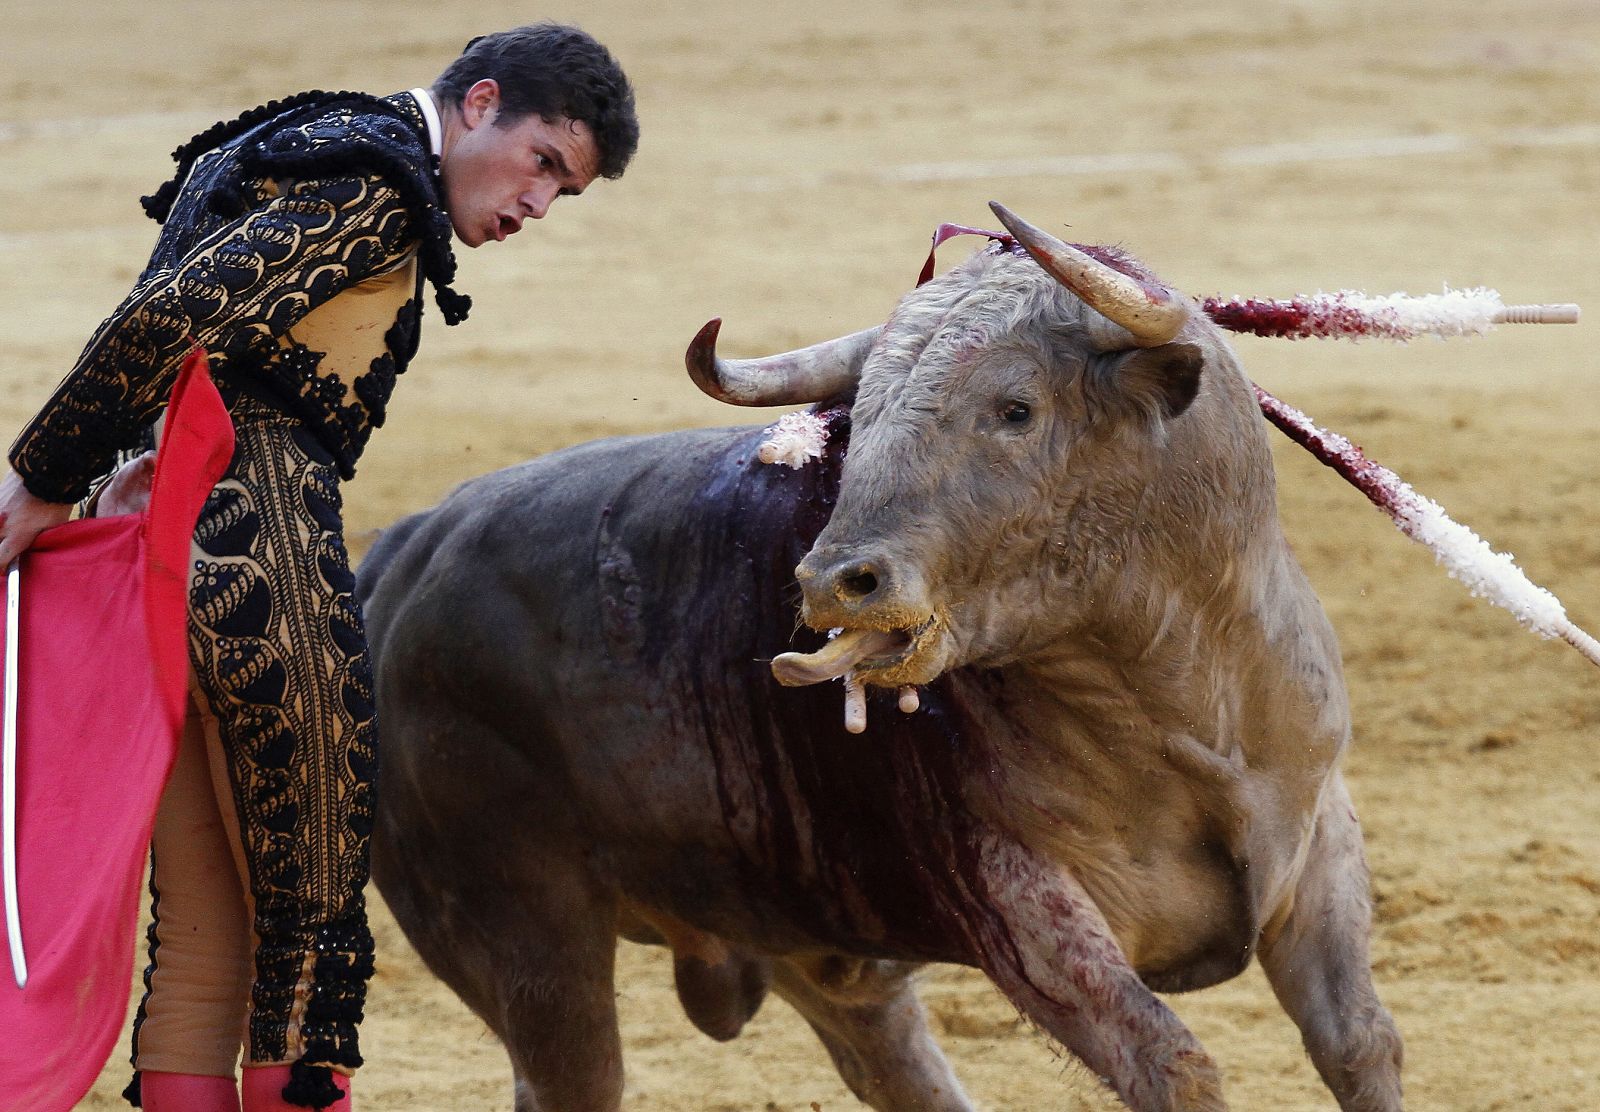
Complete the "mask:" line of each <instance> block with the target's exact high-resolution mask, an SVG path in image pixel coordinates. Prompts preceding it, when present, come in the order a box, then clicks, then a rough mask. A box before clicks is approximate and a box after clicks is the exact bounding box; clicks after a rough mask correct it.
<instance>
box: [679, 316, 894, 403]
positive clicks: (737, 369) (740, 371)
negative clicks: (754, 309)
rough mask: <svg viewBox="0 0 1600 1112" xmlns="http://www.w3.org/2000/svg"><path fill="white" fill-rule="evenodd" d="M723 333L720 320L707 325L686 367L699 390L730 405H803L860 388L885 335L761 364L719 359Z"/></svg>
mask: <svg viewBox="0 0 1600 1112" xmlns="http://www.w3.org/2000/svg"><path fill="white" fill-rule="evenodd" d="M721 327H722V320H721V318H720V317H719V318H715V319H713V320H710V321H707V322H706V326H705V327H704V328H702V329H701V330H700V332H699V334H698V335H697V336H695V338H694V341H693V342H692V343H690V345H689V350H688V351H687V352H685V353H684V357H683V361H684V363H685V365H686V366H688V368H689V377H690V378H692V379H694V384H695V385H696V386H698V387H700V389H702V390H704V391H705V392H706V393H707V394H710V395H711V396H712V397H713V398H716V399H717V400H718V401H719V402H727V403H728V404H730V405H800V404H802V403H804V402H820V401H822V400H823V399H825V398H831V397H833V396H835V395H837V394H843V393H845V392H846V391H848V390H850V389H851V388H852V387H854V386H855V384H856V380H857V379H858V378H859V377H860V375H861V365H862V364H863V363H865V362H866V361H867V352H869V351H871V350H872V345H873V342H874V341H875V340H877V338H878V333H880V332H882V331H883V326H882V325H878V326H876V327H873V328H868V329H865V330H863V331H861V332H854V333H852V334H850V335H849V336H840V337H839V338H838V339H836V340H825V341H823V342H822V343H820V344H812V345H811V346H810V347H807V348H801V349H800V350H799V351H790V352H785V353H784V354H782V355H769V356H766V357H765V358H762V359H718V358H717V332H718V330H719V329H721Z"/></svg>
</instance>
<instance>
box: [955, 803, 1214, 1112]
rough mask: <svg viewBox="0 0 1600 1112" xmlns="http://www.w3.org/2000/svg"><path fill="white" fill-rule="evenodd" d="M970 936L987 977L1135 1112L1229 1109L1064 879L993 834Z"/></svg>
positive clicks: (1081, 894) (1188, 1040) (983, 859)
mask: <svg viewBox="0 0 1600 1112" xmlns="http://www.w3.org/2000/svg"><path fill="white" fill-rule="evenodd" d="M979 859H980V866H979V867H980V870H981V878H980V880H981V884H982V888H983V895H982V897H980V901H981V902H986V903H987V904H988V906H987V907H980V908H979V909H977V910H975V911H974V912H972V913H971V920H970V926H971V933H972V938H973V941H974V942H975V943H976V944H977V949H978V954H977V955H976V956H977V960H978V961H979V963H980V964H981V965H982V967H983V969H984V972H986V973H987V974H988V975H989V976H990V978H992V979H993V980H994V982H995V984H996V985H998V986H999V987H1000V990H1001V991H1002V992H1004V993H1005V994H1006V996H1007V997H1008V998H1009V999H1010V1000H1011V1002H1012V1003H1014V1004H1015V1005H1017V1007H1018V1008H1020V1009H1021V1010H1022V1011H1023V1013H1024V1014H1025V1015H1027V1017H1028V1018H1029V1019H1031V1020H1033V1022H1035V1023H1037V1024H1038V1025H1039V1026H1040V1027H1041V1028H1043V1029H1044V1031H1045V1032H1046V1033H1047V1034H1049V1035H1050V1036H1051V1037H1053V1038H1054V1039H1056V1040H1057V1041H1058V1042H1060V1043H1061V1044H1062V1045H1063V1046H1065V1047H1066V1048H1067V1049H1068V1050H1070V1051H1071V1052H1072V1053H1073V1054H1074V1055H1076V1056H1077V1057H1078V1058H1079V1059H1080V1060H1082V1062H1083V1063H1084V1065H1086V1066H1088V1067H1089V1068H1090V1069H1091V1070H1093V1071H1094V1072H1095V1073H1096V1074H1097V1075H1099V1077H1100V1079H1101V1080H1102V1081H1104V1082H1105V1083H1106V1084H1107V1085H1109V1086H1110V1087H1111V1088H1112V1089H1113V1090H1115V1091H1116V1093H1117V1095H1118V1096H1120V1097H1121V1098H1122V1100H1123V1102H1124V1103H1126V1104H1127V1105H1128V1106H1129V1107H1130V1108H1134V1109H1137V1110H1138V1112H1178V1110H1180V1109H1181V1110H1183V1112H1217V1110H1222V1109H1225V1108H1226V1107H1227V1105H1226V1103H1225V1102H1224V1101H1223V1099H1222V1082H1221V1078H1220V1076H1219V1074H1218V1072H1217V1067H1216V1065H1215V1063H1213V1062H1212V1060H1211V1058H1210V1056H1209V1055H1207V1054H1206V1052H1205V1050H1204V1049H1203V1048H1202V1047H1201V1046H1200V1043H1199V1041H1198V1040H1197V1039H1196V1038H1195V1037H1194V1035H1193V1034H1191V1033H1190V1032H1189V1030H1188V1028H1186V1027H1184V1025H1183V1024H1182V1022H1180V1021H1179V1019H1178V1017H1177V1016H1176V1015H1174V1014H1173V1013H1172V1011H1171V1010H1170V1009H1168V1008H1167V1006H1166V1005H1165V1004H1163V1003H1162V1002H1161V1001H1160V1000H1158V999H1157V998H1156V996H1155V994H1154V993H1152V992H1151V991H1150V990H1149V989H1148V988H1146V987H1145V985H1144V982H1142V981H1141V980H1140V979H1139V975H1138V974H1137V973H1136V972H1134V969H1133V966H1132V965H1130V964H1129V962H1128V959H1127V957H1126V956H1125V955H1124V954H1123V952H1122V948H1121V947H1120V946H1119V945H1118V944H1117V940H1116V938H1115V937H1114V936H1113V935H1112V933H1111V928H1110V927H1109V926H1108V925H1107V923H1106V921H1105V918H1104V916H1102V915H1101V914H1100V910H1099V908H1097V907H1096V906H1095V905H1094V902H1093V901H1092V900H1091V899H1090V898H1089V895H1088V893H1087V892H1085V891H1084V889H1083V887H1082V886H1081V885H1080V884H1079V883H1078V882H1077V880H1076V879H1074V878H1073V877H1072V875H1071V874H1070V873H1068V872H1067V870H1066V869H1064V868H1062V867H1061V866H1060V865H1058V864H1056V863H1055V862H1052V861H1049V860H1046V859H1045V858H1043V857H1041V856H1039V855H1038V854H1035V853H1033V852H1032V851H1030V850H1028V849H1027V848H1026V847H1024V846H1022V845H1020V844H1019V843H1017V842H1015V841H1013V840H1011V839H1009V838H1007V837H1005V836H1003V835H1000V834H998V833H991V834H988V835H986V836H984V837H983V839H982V841H981V845H980V858H979Z"/></svg>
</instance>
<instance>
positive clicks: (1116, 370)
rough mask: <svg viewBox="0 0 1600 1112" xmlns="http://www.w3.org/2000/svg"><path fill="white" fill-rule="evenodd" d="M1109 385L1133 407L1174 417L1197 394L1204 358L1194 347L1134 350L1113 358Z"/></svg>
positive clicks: (1175, 346) (1166, 346) (1164, 346)
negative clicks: (1134, 405) (1133, 405)
mask: <svg viewBox="0 0 1600 1112" xmlns="http://www.w3.org/2000/svg"><path fill="white" fill-rule="evenodd" d="M1113 359H1114V365H1113V367H1112V368H1110V372H1109V373H1110V377H1111V382H1110V385H1111V386H1112V388H1113V389H1114V390H1115V391H1116V392H1117V393H1118V394H1120V395H1121V396H1122V397H1124V398H1126V399H1128V400H1129V401H1132V402H1133V403H1134V404H1136V405H1138V406H1140V407H1141V408H1144V409H1146V410H1147V411H1153V412H1155V413H1159V414H1160V415H1161V416H1162V417H1169V418H1170V417H1176V416H1178V415H1179V414H1180V413H1182V412H1183V411H1184V410H1186V409H1188V408H1189V403H1191V402H1193V401H1194V399H1195V395H1197V394H1199V393H1200V372H1201V370H1202V369H1203V368H1204V366H1205V356H1204V355H1202V354H1201V352H1200V348H1199V347H1198V346H1197V345H1195V344H1178V343H1173V344H1162V345H1160V346H1159V347H1153V348H1135V349H1134V350H1132V351H1128V352H1122V353H1120V354H1118V355H1117V356H1115V357H1113Z"/></svg>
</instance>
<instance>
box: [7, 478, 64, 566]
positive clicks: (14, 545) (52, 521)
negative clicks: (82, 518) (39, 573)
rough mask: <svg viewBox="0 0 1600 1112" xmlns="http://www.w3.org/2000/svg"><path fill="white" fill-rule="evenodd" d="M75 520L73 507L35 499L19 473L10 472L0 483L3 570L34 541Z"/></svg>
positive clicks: (62, 503)
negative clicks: (65, 522) (45, 533)
mask: <svg viewBox="0 0 1600 1112" xmlns="http://www.w3.org/2000/svg"><path fill="white" fill-rule="evenodd" d="M71 516H72V504H71V503H69V502H46V501H45V500H44V499H42V498H35V497H34V496H33V495H32V494H29V493H28V488H27V487H25V486H23V485H22V480H21V479H19V478H17V473H16V472H15V471H7V472H6V477H5V478H4V479H0V569H4V568H6V567H9V566H10V564H11V561H12V560H15V559H16V558H17V557H18V556H20V555H22V554H23V553H24V552H26V551H27V550H28V548H29V546H31V545H32V544H33V538H35V537H37V536H38V535H39V534H40V533H42V532H44V531H45V530H46V529H48V528H50V527H51V526H52V525H60V524H61V523H62V522H63V521H65V520H67V518H69V517H71Z"/></svg>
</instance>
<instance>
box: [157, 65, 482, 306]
mask: <svg viewBox="0 0 1600 1112" xmlns="http://www.w3.org/2000/svg"><path fill="white" fill-rule="evenodd" d="M426 136H427V126H426V124H425V123H424V121H423V118H422V113H421V111H420V109H418V108H417V107H416V105H415V103H414V102H413V101H412V99H411V97H410V95H409V94H404V93H402V94H398V95H396V96H392V97H376V96H371V95H369V94H366V93H350V92H340V93H328V92H321V91H313V92H309V93H299V94H297V95H295V96H292V97H288V98H285V99H283V100H278V101H272V102H270V103H268V104H264V105H261V106H260V107H259V108H252V109H251V110H250V111H248V112H245V113H244V114H243V115H241V116H239V117H237V118H236V119H233V120H226V121H223V122H222V123H219V124H216V125H215V126H213V127H211V128H208V129H207V130H205V131H203V132H201V133H200V134H199V135H196V136H195V137H194V138H193V139H191V140H190V141H189V142H188V143H186V144H184V145H183V146H182V147H179V148H178V149H177V150H176V151H174V152H173V155H172V157H173V161H174V162H176V163H177V173H176V174H175V175H174V176H173V178H172V180H171V181H169V182H167V183H166V184H165V185H163V186H162V187H161V188H160V189H158V190H157V191H156V192H155V193H154V194H152V195H150V196H149V197H146V198H144V199H143V203H144V207H145V211H146V212H148V213H149V214H150V216H152V217H153V218H155V219H156V220H158V221H165V220H166V218H167V216H168V215H169V214H170V213H171V212H172V209H173V203H174V201H175V200H176V198H177V196H178V194H179V192H180V190H181V189H182V188H183V183H184V181H185V180H186V179H187V178H188V176H189V173H190V170H191V168H193V167H194V165H195V163H196V162H197V161H198V160H200V159H202V158H203V157H205V156H206V155H207V154H209V153H210V152H212V151H216V150H220V149H223V148H228V149H229V154H230V157H229V158H227V159H226V160H224V161H225V163H226V168H225V167H224V165H223V164H221V163H219V164H218V166H217V173H218V174H219V175H221V177H222V178H225V179H229V180H218V181H214V182H209V183H208V192H210V193H211V194H212V196H211V197H210V198H209V200H208V204H209V206H210V207H211V208H212V209H213V210H214V211H219V212H221V211H222V209H224V208H226V207H228V206H229V203H230V201H231V203H232V206H233V207H234V208H236V209H239V210H242V209H243V208H244V207H246V201H245V198H244V197H243V196H241V190H242V187H243V186H244V184H245V183H246V182H248V181H249V180H252V179H254V180H259V179H268V178H270V179H284V178H294V179H299V180H302V181H304V180H310V179H316V178H324V179H326V178H339V177H368V178H377V179H379V180H381V181H382V182H383V183H384V184H385V185H387V186H388V187H390V188H391V189H392V190H393V191H394V193H395V194H396V195H397V197H398V200H399V203H400V204H402V205H403V206H404V207H405V209H406V210H407V212H408V213H409V216H410V218H411V220H412V222H413V227H414V228H415V229H416V231H417V235H418V238H419V240H420V241H421V261H422V268H423V273H424V275H426V277H427V278H428V280H429V281H430V282H431V283H432V284H433V286H434V289H435V294H436V298H437V300H438V303H439V308H440V310H441V311H442V313H443V314H444V319H445V322H446V323H447V324H455V323H457V322H459V321H461V320H464V319H466V316H467V311H468V309H469V307H470V304H471V302H470V299H469V298H467V297H465V296H464V295H462V294H459V293H457V292H456V291H455V290H454V289H452V288H451V282H452V281H453V280H454V278H455V269H456V267H455V257H454V254H453V252H452V251H451V234H452V233H451V226H450V217H449V213H448V212H446V211H445V207H444V202H443V198H442V196H441V187H440V183H439V174H438V160H437V159H436V158H435V157H434V155H433V153H432V151H431V149H430V146H429V143H428V140H427V138H426ZM219 206H220V207H219Z"/></svg>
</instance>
